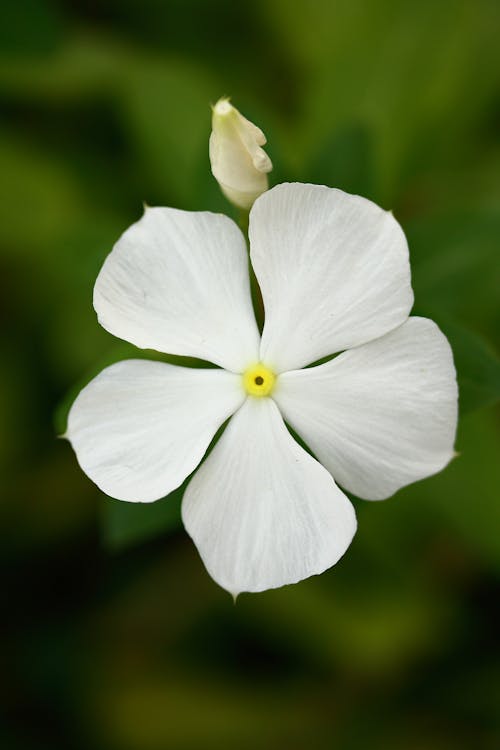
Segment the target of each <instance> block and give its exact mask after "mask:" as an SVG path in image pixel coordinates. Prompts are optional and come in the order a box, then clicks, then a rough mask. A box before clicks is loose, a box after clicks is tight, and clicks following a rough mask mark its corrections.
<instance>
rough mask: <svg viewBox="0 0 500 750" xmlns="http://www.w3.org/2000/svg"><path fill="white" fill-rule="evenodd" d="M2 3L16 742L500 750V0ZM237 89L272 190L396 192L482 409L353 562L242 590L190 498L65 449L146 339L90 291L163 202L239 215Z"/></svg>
mask: <svg viewBox="0 0 500 750" xmlns="http://www.w3.org/2000/svg"><path fill="white" fill-rule="evenodd" d="M2 17H3V22H2V24H1V25H0V97H1V102H2V106H1V111H2V117H1V121H0V163H1V170H0V219H1V220H0V283H1V295H0V311H1V313H2V319H3V320H4V321H5V322H4V326H3V327H2V353H3V357H2V359H1V361H0V414H1V419H0V470H1V472H2V478H1V483H2V501H1V504H0V515H1V520H2V527H3V529H4V534H3V538H2V545H1V548H0V549H1V555H2V563H3V564H2V568H1V570H2V584H3V588H2V591H3V592H4V600H5V605H6V606H5V612H6V615H5V616H4V618H3V624H4V637H3V639H2V675H3V678H4V679H3V681H2V683H3V686H2V694H1V698H2V701H1V703H2V713H3V717H2V720H1V722H0V745H1V747H2V748H6V750H17V749H18V748H21V749H22V750H42V749H43V750H45V748H50V749H51V750H56V749H57V748H61V750H62V749H64V750H68V748H71V749H72V750H73V748H74V749H75V750H78V749H79V748H82V750H87V748H89V747H92V748H94V749H95V750H100V749H101V748H102V749H103V750H115V749H116V750H164V749H165V748H175V749H177V748H180V749H181V750H183V749H184V748H186V749H188V748H200V747H202V748H210V747H217V748H221V747H222V748H224V747H228V748H229V747H231V748H233V747H238V748H247V747H248V748H250V747H252V748H253V747H256V746H258V747H264V748H276V747H287V748H291V749H292V750H293V748H304V747H308V748H309V747H310V748H330V747H335V748H342V750H358V749H360V748H365V747H367V746H370V747H371V748H374V750H379V749H380V750H400V749H401V748H404V749H405V750H423V749H424V748H425V750H456V748H464V750H465V749H466V748H467V749H468V748H471V747H474V748H479V749H480V750H482V749H484V750H493V748H497V747H498V746H499V745H500V735H499V733H498V727H497V726H496V724H495V718H496V715H497V712H498V705H499V702H500V664H499V659H498V644H497V641H498V627H499V622H498V612H497V610H496V608H495V603H496V601H498V574H499V569H500V546H499V542H498V536H499V535H498V528H499V521H500V517H499V516H500V511H499V503H498V487H499V484H500V482H499V480H500V477H499V476H498V474H499V462H498V450H499V442H500V441H499V437H498V423H497V421H496V419H495V413H494V410H493V405H494V403H495V402H496V401H497V400H498V395H499V365H498V358H497V356H496V354H495V345H496V344H497V341H496V340H495V337H496V334H497V331H498V329H499V323H500V320H499V318H500V315H499V305H498V289H499V281H500V279H499V263H498V250H499V237H500V179H499V175H500V142H499V139H498V132H499V130H498V129H499V116H500V50H499V47H498V41H497V36H498V28H499V24H500V6H499V5H498V3H497V2H496V0H477V2H474V3H473V2H470V0H442V2H439V3H436V2H431V0H422V2H419V3H414V2H410V1H409V0H408V1H407V0H403V1H401V0H398V1H397V0H373V1H372V2H370V1H369V0H334V1H331V0H312V1H311V2H309V3H301V2H298V1H297V2H294V1H293V0H292V1H290V0H267V2H264V1H263V0H257V2H253V3H252V4H250V3H230V2H229V1H228V0H213V1H212V2H211V3H208V2H205V1H204V0H172V1H171V2H168V3H167V2H163V0H143V2H141V3H139V2H137V1H135V2H134V0H120V2H119V1H118V0H108V1H107V2H105V3H104V2H99V0H90V2H85V3H83V2H81V0H76V1H75V0H73V1H72V2H71V3H70V2H67V0H59V1H58V2H57V1H56V0H21V1H20V2H19V1H17V0H4V2H3V4H2ZM223 94H229V95H232V96H233V98H234V101H235V103H236V104H237V106H238V107H239V108H240V109H241V110H242V111H243V112H244V113H245V114H246V115H247V116H249V117H250V118H251V119H252V120H254V121H255V122H257V123H258V124H259V125H261V126H262V127H263V129H264V131H265V132H266V135H267V136H268V142H269V148H268V151H269V153H270V155H271V157H272V159H273V161H274V163H275V170H274V173H273V179H274V181H281V180H285V179H287V180H297V179H298V180H304V181H310V182H323V183H326V184H330V185H333V186H337V187H341V188H343V189H346V190H348V191H350V192H357V193H361V194H363V195H366V196H368V197H370V198H372V199H373V200H375V201H377V202H378V203H379V204H381V205H383V206H385V207H386V208H392V209H393V211H394V213H395V215H396V216H397V218H398V219H399V220H400V221H401V223H402V225H403V227H404V229H405V231H406V232H407V236H408V239H409V243H410V250H411V257H412V268H413V282H414V289H415V298H416V305H415V313H416V314H420V315H428V316H430V317H433V318H435V319H436V320H437V321H438V323H439V324H440V325H441V327H442V328H443V330H444V331H445V332H446V334H447V335H448V336H449V337H450V340H451V342H452V344H453V348H454V353H455V359H456V364H457V370H458V377H459V384H460V393H461V415H462V418H461V423H460V429H459V434H458V439H457V451H458V452H459V456H458V457H457V458H456V459H455V460H454V461H453V462H452V464H451V465H450V466H449V467H448V468H447V469H446V470H445V471H444V472H442V473H441V474H439V475H437V476H436V477H432V478H430V479H428V480H426V481H423V482H419V483H417V484H416V485H413V486H411V487H409V488H407V489H405V490H403V491H401V492H400V493H398V495H397V496H396V497H395V498H394V499H392V500H390V501H388V502H386V503H363V502H361V501H359V502H356V508H357V512H358V516H359V520H360V528H359V532H358V534H357V536H356V538H355V540H354V543H353V545H352V547H351V549H350V550H349V551H348V553H347V555H346V557H345V559H343V560H342V561H341V562H340V563H339V564H338V565H337V566H336V567H335V568H334V569H332V570H331V571H329V572H328V573H326V574H324V575H323V576H321V577H320V578H313V579H309V580H307V581H304V582H302V583H300V584H297V585H296V586H291V587H286V588H283V589H281V590H278V591H270V592H267V593H265V594H262V595H258V596H248V595H243V596H241V597H240V599H238V603H237V605H236V607H234V606H233V605H232V603H231V600H230V599H229V597H228V596H227V594H225V593H224V592H222V591H221V590H219V589H218V588H217V587H216V585H215V584H214V583H213V582H212V581H211V580H210V579H209V577H208V575H207V574H206V572H205V570H204V568H203V567H202V564H201V562H200V561H199V559H198V556H197V553H196V550H195V549H194V547H193V546H192V544H191V543H190V541H189V540H188V538H187V536H186V535H185V534H184V533H183V532H182V530H180V527H179V501H180V493H175V495H176V497H175V498H174V499H172V498H170V499H168V500H165V501H161V502H159V503H156V504H152V505H150V506H133V505H127V504H125V503H118V502H117V501H113V500H110V499H107V498H105V497H104V496H103V495H102V494H101V493H100V492H99V491H98V490H97V489H96V488H95V487H94V486H93V485H92V484H91V483H90V482H89V481H88V480H87V479H86V477H85V476H84V475H83V474H82V473H81V471H80V470H79V468H78V465H77V463H76V461H75V459H74V456H73V454H72V452H71V449H70V447H69V446H68V444H67V443H66V442H65V441H63V440H57V439H56V434H61V433H62V432H63V431H64V414H65V412H66V410H67V406H68V404H69V403H71V400H72V398H73V397H74V394H75V393H76V392H77V390H78V389H79V388H80V387H81V386H82V384H83V383H84V382H86V381H87V380H88V379H90V377H92V376H93V375H94V374H95V373H96V372H98V371H99V370H100V369H101V368H102V366H104V365H105V364H109V363H110V362H112V361H116V360H118V359H121V358H125V357H129V356H137V351H136V350H134V349H133V347H129V346H128V345H127V344H124V343H121V342H117V341H116V340H114V339H112V337H111V336H110V335H108V334H107V333H106V332H105V331H104V330H103V329H101V328H100V327H99V326H98V324H97V321H96V319H95V315H94V312H93V310H92V305H91V298H92V286H93V282H94V280H95V277H96V275H97V273H98V271H99V268H100V265H101V264H102V262H103V259H104V258H105V256H106V254H107V253H108V252H109V250H110V248H111V247H112V245H113V242H114V241H115V240H116V238H117V237H118V236H119V234H120V233H121V232H122V231H123V230H124V229H125V228H126V227H127V226H128V225H129V224H130V223H131V222H132V221H134V220H136V219H137V218H138V217H139V216H140V215H141V212H142V202H143V201H146V202H147V203H149V204H151V205H154V204H162V205H172V206H178V207H182V208H188V209H210V210H216V211H224V212H226V213H229V214H231V209H230V207H229V206H228V205H227V204H226V203H225V201H224V199H223V198H222V196H221V195H220V193H219V191H218V188H217V185H216V183H215V182H214V180H213V179H212V177H211V175H210V170H209V165H208V153H207V139H208V134H209V127H210V112H209V107H208V105H209V103H210V102H213V101H215V100H216V99H217V98H218V97H219V96H220V95H223ZM139 356H146V357H154V356H157V355H155V354H154V353H152V352H142V353H140V355H139ZM55 413H57V416H56V427H55V428H54V414H55Z"/></svg>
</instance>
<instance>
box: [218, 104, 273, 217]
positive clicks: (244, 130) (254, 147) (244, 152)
mask: <svg viewBox="0 0 500 750" xmlns="http://www.w3.org/2000/svg"><path fill="white" fill-rule="evenodd" d="M265 143H266V136H265V135H264V133H263V132H262V130H261V129H260V128H258V127H257V126H256V125H254V124H253V123H252V122H250V120H247V119H246V117H243V115H242V114H241V113H240V112H238V110H237V109H236V107H233V105H232V104H231V103H230V101H229V100H228V99H219V101H218V102H217V104H216V105H215V106H214V107H213V110H212V133H211V135H210V141H209V154H210V164H211V167H212V174H213V176H214V177H215V179H216V180H217V182H218V183H219V185H220V188H221V190H222V192H223V193H224V195H225V196H226V198H227V199H228V200H229V201H231V203H234V204H235V205H236V206H239V207H240V208H245V209H248V208H250V207H251V206H252V204H253V202H254V201H255V199H256V198H258V197H259V195H261V194H262V193H264V192H265V191H266V190H267V188H268V181H267V172H270V171H271V169H272V168H273V165H272V163H271V159H270V158H269V156H268V155H267V154H266V152H265V151H264V150H263V149H262V148H261V146H264V144H265Z"/></svg>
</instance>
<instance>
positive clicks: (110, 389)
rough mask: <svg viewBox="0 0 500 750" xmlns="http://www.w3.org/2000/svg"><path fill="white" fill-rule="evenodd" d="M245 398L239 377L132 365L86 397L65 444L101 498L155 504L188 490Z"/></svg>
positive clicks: (104, 376)
mask: <svg viewBox="0 0 500 750" xmlns="http://www.w3.org/2000/svg"><path fill="white" fill-rule="evenodd" d="M244 398H245V394H244V391H243V388H242V386H241V377H240V376H239V375H234V374H233V373H229V372H225V371H224V370H215V369H213V370H195V369H191V368H187V367H175V366H173V365H167V364H165V363H163V362H149V361H147V360H140V359H132V360H127V361H125V362H118V363H117V364H115V365H111V367H107V368H106V369H105V370H103V371H102V372H101V373H100V374H99V375H98V376H97V377H96V378H94V380H92V381H91V382H90V383H89V384H88V385H87V386H86V387H85V388H84V389H83V390H82V391H81V392H80V394H79V395H78V397H77V399H76V401H75V403H74V404H73V406H72V407H71V410H70V413H69V417H68V430H67V433H66V437H68V438H69V440H70V441H71V444H72V446H73V448H74V450H75V453H76V455H77V458H78V462H79V463H80V466H81V467H82V469H83V471H84V472H85V473H86V474H87V475H88V476H89V477H90V478H91V479H92V481H93V482H95V483H96V484H97V485H98V487H100V489H101V490H102V491H103V492H105V493H106V494H108V495H111V497H116V498H118V499H119V500H130V501H132V502H151V501H153V500H158V499H159V498H161V497H164V496H165V495H167V494H168V493H169V492H171V491H172V490H174V489H175V488H176V487H178V486H179V485H180V484H182V482H183V481H184V479H185V478H186V477H187V476H188V475H189V474H190V473H191V472H192V471H193V469H195V468H196V466H197V465H198V464H199V462H200V461H201V459H202V458H203V455H204V453H205V451H206V449H207V448H208V445H209V444H210V441H211V440H212V438H213V436H214V434H215V432H216V431H217V429H218V428H219V427H220V425H221V424H222V423H223V422H224V421H225V420H226V419H227V418H228V417H229V416H230V415H231V414H232V413H233V412H234V411H235V410H236V409H237V408H238V407H239V406H240V404H241V403H242V401H243V400H244Z"/></svg>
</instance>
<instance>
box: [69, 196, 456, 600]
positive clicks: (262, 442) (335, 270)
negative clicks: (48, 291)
mask: <svg viewBox="0 0 500 750" xmlns="http://www.w3.org/2000/svg"><path fill="white" fill-rule="evenodd" d="M249 233H250V244H251V251H250V252H251V261H252V264H253V268H254V270H255V273H256V276H257V279H258V281H259V283H260V287H261V291H262V295H263V299H264V306H265V311H266V321H265V326H264V331H263V334H262V337H260V335H259V331H258V329H257V325H256V322H255V318H254V314H253V310H252V304H251V300H250V291H249V278H248V264H247V252H246V246H245V240H244V237H243V235H242V234H241V232H240V230H239V229H238V228H237V226H236V225H235V224H234V223H233V222H232V221H231V220H230V219H228V218H227V217H225V216H222V215H218V214H212V213H208V212H200V213H190V212H186V211H179V210H175V209H171V208H148V209H147V210H146V212H145V214H144V216H143V217H142V219H141V220H140V221H138V222H137V223H136V224H134V225H133V226H132V227H130V229H128V230H127V231H126V232H125V233H124V234H123V236H122V237H121V238H120V239H119V241H118V242H117V244H116V245H115V247H114V249H113V251H112V252H111V254H110V255H109V256H108V258H107V260H106V261H105V263H104V266H103V268H102V270H101V272H100V274H99V277H98V279H97V282H96V285H95V292H94V306H95V309H96V311H97V313H98V316H99V321H100V323H101V324H102V325H103V326H104V328H106V329H107V330H108V331H110V332H111V333H113V334H115V335H116V336H119V337H121V338H123V339H126V340H127V341H130V342H132V343H133V344H135V345H136V346H138V347H141V348H152V349H157V350H159V351H163V352H170V353H173V354H178V355H189V356H194V357H199V358H200V359H203V360H209V361H210V362H213V363H215V364H216V365H219V366H220V367H221V368H223V369H189V368H183V367H175V366H172V365H170V364H164V363H162V362H151V361H144V360H130V361H125V362H120V363H118V364H115V365H112V366H111V367H108V368H106V369H105V370H104V371H103V372H102V373H101V374H100V375H98V376H97V377H96V378H95V379H94V380H93V381H92V382H91V383H90V384H89V385H88V386H87V387H86V388H84V389H83V391H82V392H81V393H80V394H79V396H78V397H77V399H76V401H75V403H74V404H73V407H72V409H71V411H70V414H69V420H68V433H67V436H68V437H69V439H70V440H71V443H72V445H73V447H74V449H75V451H76V454H77V457H78V460H79V462H80V465H81V466H82V468H83V470H84V471H85V472H86V473H87V474H88V476H89V477H90V478H91V479H92V480H93V481H94V482H95V483H96V484H97V485H98V486H99V487H100V488H101V489H102V490H103V491H104V492H106V493H107V494H108V495H111V496H112V497H115V498H119V499H121V500H129V501H138V502H151V501H153V500H157V499H158V498H161V497H163V496H164V495H167V494H168V493H169V492H171V491H172V490H174V489H175V488H176V487H178V486H179V485H180V484H181V483H182V482H183V480H184V479H185V478H186V477H187V476H188V475H189V474H190V473H191V472H192V471H193V470H194V469H195V468H196V466H197V465H198V464H199V462H200V461H201V460H202V458H203V456H204V454H205V451H206V450H207V448H208V446H209V443H210V442H211V440H212V438H213V436H214V434H215V432H216V431H217V429H218V428H219V427H220V425H222V424H223V423H224V422H225V421H226V420H227V419H228V418H229V417H231V419H230V421H229V424H228V425H227V427H226V429H225V431H224V433H223V434H222V437H221V438H220V440H219V442H218V443H217V444H216V446H215V447H214V448H213V450H212V452H211V453H210V455H209V456H208V458H206V460H205V461H204V463H203V464H202V466H201V468H199V469H198V471H197V473H196V474H195V475H194V477H193V478H192V479H191V481H190V483H189V485H188V487H187V490H186V492H185V495H184V499H183V505H182V517H183V521H184V525H185V527H186V529H187V531H188V532H189V534H190V535H191V536H192V538H193V540H194V542H195V544H196V546H197V547H198V550H199V552H200V554H201V557H202V558H203V561H204V563H205V565H206V567H207V569H208V571H209V573H210V574H211V576H212V577H213V578H214V579H215V580H216V581H217V582H218V583H219V584H220V585H221V586H223V587H224V588H225V589H227V590H228V591H230V592H231V593H233V594H237V593H238V592H240V591H262V590H264V589H268V588H274V587H277V586H282V585H283V584H286V583H292V582H296V581H299V580H301V579H303V578H305V577H307V576H310V575H313V574H316V573H321V572H322V571H324V570H325V569H326V568H329V567H330V566H331V565H333V564H334V563H336V562H337V560H338V559H339V558H340V557H341V556H342V554H343V553H344V552H345V550H346V549H347V547H348V546H349V544H350V542H351V539H352V537H353V535H354V532H355V529H356V519H355V515H354V510H353V507H352V505H351V503H350V501H349V500H348V499H347V497H346V496H345V495H344V493H343V492H342V491H341V490H340V489H339V487H338V486H337V484H336V482H338V483H339V484H340V485H341V486H342V487H343V488H345V489H346V490H348V491H349V492H352V493H354V494H356V495H358V496H359V497H362V498H366V499H371V500H378V499H382V498H385V497H387V496H389V495H391V494H392V493H394V492H395V491H396V490H398V489H399V488H400V487H403V486H404V485H406V484H408V483H410V482H414V481H416V480H418V479H422V478H423V477H426V476H429V475H430V474H434V473H435V472H437V471H439V470H440V469H442V468H443V467H444V466H445V465H446V464H447V463H448V461H449V460H450V459H451V458H452V456H453V441H454V435H455V427H456V419H457V387H456V382H455V370H454V366H453V360H452V354H451V350H450V347H449V345H448V342H447V340H446V338H445V337H444V336H443V334H442V333H441V332H440V330H439V329H438V327H437V326H436V325H435V323H433V322H432V321H431V320H427V319H425V318H418V317H412V318H408V314H409V312H410V308H411V306H412V302H413V295H412V291H411V286H410V268H409V262H408V247H407V243H406V240H405V236H404V234H403V231H402V229H401V227H400V226H399V224H398V223H397V222H396V220H395V219H394V217H393V216H392V214H391V213H389V212H386V211H383V210H382V209H380V208H379V207H378V206H376V205H375V204H374V203H371V202H370V201H368V200H366V199H364V198H360V197H358V196H353V195H348V194H346V193H344V192H342V191H340V190H333V189H330V188H326V187H321V186H317V185H302V184H283V185H278V186H277V187H275V188H273V189H272V190H270V191H269V192H267V193H265V194H264V195H263V196H262V197H261V198H259V199H258V200H257V202H256V203H255V205H254V207H253V209H252V211H251V214H250V230H249ZM334 352H343V353H342V354H339V356H337V357H336V358H334V359H331V360H330V361H328V362H327V363H326V364H322V365H319V366H313V367H306V368H305V369H301V368H304V366H305V365H309V364H311V363H313V362H315V361H317V360H318V359H320V358H323V357H325V356H327V355H331V354H332V353H334ZM284 420H285V421H286V422H288V424H290V425H291V427H292V428H293V429H294V430H295V431H296V432H297V433H298V434H299V435H300V436H301V437H302V438H303V439H304V440H305V442H306V443H307V445H308V446H309V447H310V448H311V450H312V451H314V454H315V455H316V456H317V458H318V459H319V461H320V462H321V463H319V461H317V460H315V459H314V458H312V457H311V456H310V455H309V454H308V453H307V452H306V451H305V450H304V449H303V448H302V447H300V446H299V444H298V443H297V442H296V441H295V440H294V438H293V437H292V436H291V434H290V433H289V431H288V430H287V427H286V426H285V421H284ZM334 480H335V481H334Z"/></svg>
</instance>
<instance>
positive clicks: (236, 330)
mask: <svg viewBox="0 0 500 750" xmlns="http://www.w3.org/2000/svg"><path fill="white" fill-rule="evenodd" d="M94 307H95V309H96V312H97V314H98V317H99V322H100V323H101V325H102V326H104V328H106V330H108V331H110V333H113V334H114V335H115V336H119V337H120V338H122V339H125V340H126V341H130V342H131V343H132V344H135V345H136V346H139V347H141V348H142V349H146V348H150V349H157V350H158V351H162V352H168V353H169V354H180V355H187V356H192V357H199V358H201V359H206V360H209V361H211V362H215V363H216V364H218V365H221V366H222V367H225V368H226V369H227V370H232V371H234V372H242V371H243V370H244V369H245V367H246V366H247V365H248V364H249V363H250V362H255V361H257V359H258V347H259V332H258V329H257V325H256V322H255V316H254V313H253V309H252V302H251V298H250V285H249V276H248V258H247V252H246V246H245V240H244V237H243V235H242V233H241V232H240V230H239V229H238V227H237V226H236V224H235V223H234V222H233V221H231V219H228V218H227V216H223V215H222V214H213V213H209V212H208V211H204V212H190V211H180V210H177V209H174V208H147V209H146V211H145V213H144V216H143V217H142V218H141V219H140V220H139V221H138V222H137V223H136V224H133V225H132V226H131V227H130V228H129V229H127V231H126V232H125V233H124V234H123V235H122V236H121V237H120V239H119V240H118V242H117V243H116V245H115V246H114V248H113V250H112V252H111V253H110V254H109V256H108V257H107V259H106V261H105V262H104V265H103V267H102V269H101V272H100V274H99V276H98V278H97V281H96V284H95V289H94Z"/></svg>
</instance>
